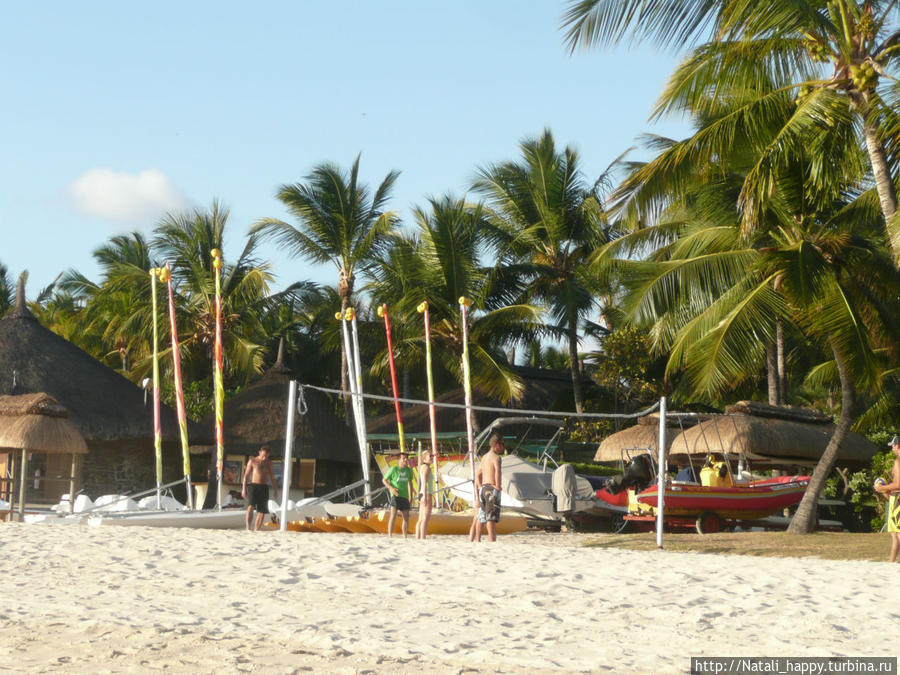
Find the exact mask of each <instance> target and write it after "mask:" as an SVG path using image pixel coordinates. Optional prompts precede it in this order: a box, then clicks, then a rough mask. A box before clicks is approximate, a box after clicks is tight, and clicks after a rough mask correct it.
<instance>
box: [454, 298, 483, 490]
mask: <svg viewBox="0 0 900 675" xmlns="http://www.w3.org/2000/svg"><path fill="white" fill-rule="evenodd" d="M471 306H472V301H471V300H470V299H469V298H467V297H465V296H464V295H462V296H460V298H459V316H460V321H461V323H462V347H463V351H462V367H463V389H464V391H465V395H466V439H467V441H468V443H469V468H470V469H471V475H472V493H473V495H474V496H475V501H474V502H473V506H474V507H478V506H479V504H480V502H481V498H480V496H479V494H478V490H476V489H475V421H474V419H473V418H472V371H471V368H470V366H469V312H468V308H469V307H471Z"/></svg>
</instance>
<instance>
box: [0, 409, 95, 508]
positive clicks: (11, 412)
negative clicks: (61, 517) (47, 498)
mask: <svg viewBox="0 0 900 675" xmlns="http://www.w3.org/2000/svg"><path fill="white" fill-rule="evenodd" d="M68 417H69V411H68V410H66V409H65V408H63V407H62V406H61V405H60V404H59V403H57V402H56V400H54V399H53V397H52V396H48V395H47V394H44V393H38V394H23V395H21V396H0V452H3V461H2V464H4V465H7V464H10V465H11V466H4V469H6V470H4V471H3V472H2V475H3V476H4V477H5V476H6V475H7V474H9V475H11V476H12V477H13V479H12V480H11V481H6V480H5V478H4V481H3V482H4V484H3V485H2V486H0V492H2V494H3V495H4V496H6V497H12V495H13V494H14V493H16V492H18V497H19V517H20V518H22V517H24V513H25V493H26V477H29V476H31V475H33V474H32V473H31V472H30V471H29V470H28V469H29V461H28V460H29V457H33V456H34V455H35V454H39V455H47V456H49V457H51V458H52V460H51V461H52V464H53V465H54V467H53V468H54V470H55V472H60V475H59V478H62V477H63V475H65V478H63V480H61V481H56V480H55V481H54V482H55V483H56V484H54V485H52V486H51V490H52V492H53V493H54V496H55V495H56V494H57V493H59V492H61V491H62V489H64V488H65V487H68V491H69V494H72V493H73V492H74V491H75V485H76V482H77V480H78V476H77V472H78V455H85V454H87V452H88V448H87V444H86V443H85V442H84V438H83V437H82V436H81V434H80V433H79V432H78V429H76V428H75V427H74V425H73V424H72V423H71V422H69V420H68V419H67V418H68ZM15 451H19V452H20V453H21V454H18V455H16V453H15ZM61 455H62V456H64V458H65V459H64V461H62V462H61V461H59V459H60V457H59V456H61ZM65 460H67V461H65ZM16 463H18V467H16V466H15V465H16ZM65 467H68V471H65V474H63V473H62V472H63V471H64V470H65V469H64V468H65ZM7 482H8V483H9V484H8V485H7V484H6V483H7ZM42 482H43V483H44V486H45V489H46V485H47V481H46V469H44V470H43V473H42V470H41V469H40V468H39V469H38V474H37V475H36V476H35V480H34V481H33V485H34V487H33V491H36V490H37V489H38V488H40V486H41V483H42ZM59 483H62V485H60V484H59ZM16 487H17V489H16Z"/></svg>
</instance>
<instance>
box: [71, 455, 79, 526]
mask: <svg viewBox="0 0 900 675" xmlns="http://www.w3.org/2000/svg"><path fill="white" fill-rule="evenodd" d="M77 469H78V455H76V454H75V453H74V452H73V453H72V473H71V474H70V475H69V513H74V512H75V471H76V470H77Z"/></svg>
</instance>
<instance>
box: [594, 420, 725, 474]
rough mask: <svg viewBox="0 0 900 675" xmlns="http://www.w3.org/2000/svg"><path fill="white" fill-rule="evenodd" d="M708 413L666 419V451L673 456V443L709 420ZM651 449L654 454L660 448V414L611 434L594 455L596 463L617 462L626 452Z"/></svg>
mask: <svg viewBox="0 0 900 675" xmlns="http://www.w3.org/2000/svg"><path fill="white" fill-rule="evenodd" d="M709 418H710V415H708V414H706V413H690V414H685V413H680V414H677V415H672V416H667V417H666V451H667V452H669V453H670V454H671V447H672V442H673V441H674V440H675V437H676V436H678V435H679V434H680V433H681V432H682V431H684V430H685V429H686V428H689V427H692V426H694V425H695V424H697V423H698V422H700V421H702V420H706V419H709ZM642 448H643V449H649V450H652V451H653V452H654V453H656V452H657V449H658V448H659V413H651V414H649V415H644V416H643V417H640V418H638V420H637V424H635V425H634V426H632V427H628V428H627V429H623V430H622V431H617V432H616V433H614V434H610V435H609V436H607V437H606V438H604V439H603V441H602V442H601V443H600V445H599V447H598V448H597V452H596V453H595V455H594V461H595V462H617V461H619V460H620V459H622V452H623V451H625V450H633V449H634V450H637V449H642Z"/></svg>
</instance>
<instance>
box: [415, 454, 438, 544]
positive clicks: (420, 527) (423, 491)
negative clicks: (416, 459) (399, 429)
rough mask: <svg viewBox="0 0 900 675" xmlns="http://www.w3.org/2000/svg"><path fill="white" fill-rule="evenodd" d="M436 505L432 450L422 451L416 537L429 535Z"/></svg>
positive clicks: (420, 537) (421, 537)
mask: <svg viewBox="0 0 900 675" xmlns="http://www.w3.org/2000/svg"><path fill="white" fill-rule="evenodd" d="M433 506H434V480H433V479H432V477H431V450H423V451H422V462H421V463H420V464H419V517H418V519H417V520H416V539H425V537H427V536H428V521H429V520H430V519H431V508H432V507H433Z"/></svg>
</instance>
